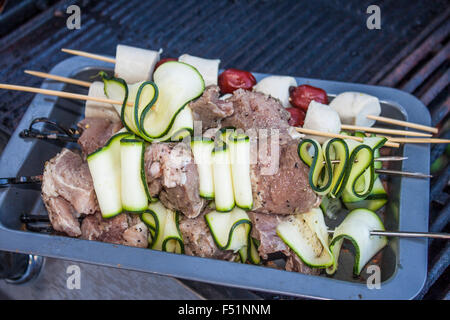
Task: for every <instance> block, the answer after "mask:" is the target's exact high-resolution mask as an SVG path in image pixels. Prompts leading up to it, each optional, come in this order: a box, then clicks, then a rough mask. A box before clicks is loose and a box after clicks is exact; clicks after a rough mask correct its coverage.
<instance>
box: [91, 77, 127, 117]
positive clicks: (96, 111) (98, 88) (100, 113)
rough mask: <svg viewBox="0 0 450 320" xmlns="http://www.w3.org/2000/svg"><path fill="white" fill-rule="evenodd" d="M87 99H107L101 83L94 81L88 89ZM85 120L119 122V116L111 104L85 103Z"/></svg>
mask: <svg viewBox="0 0 450 320" xmlns="http://www.w3.org/2000/svg"><path fill="white" fill-rule="evenodd" d="M88 96H89V97H95V98H102V99H108V98H107V97H106V95H105V87H104V85H103V82H100V81H94V82H92V84H91V86H90V87H89V93H88ZM84 117H85V118H106V119H110V120H112V121H120V116H119V114H118V113H117V111H116V109H115V108H114V106H113V105H112V104H109V103H105V102H97V101H90V100H87V101H86V105H85V109H84Z"/></svg>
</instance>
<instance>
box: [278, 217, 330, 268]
mask: <svg viewBox="0 0 450 320" xmlns="http://www.w3.org/2000/svg"><path fill="white" fill-rule="evenodd" d="M277 234H278V236H279V237H280V238H281V239H282V240H283V241H284V243H286V244H287V245H288V246H289V248H291V249H292V251H294V252H295V254H297V256H299V258H300V259H301V260H302V261H303V262H304V263H305V264H307V265H308V266H310V267H312V268H327V267H329V266H331V265H333V263H334V257H333V254H332V253H331V251H330V249H329V247H328V230H327V226H326V225H325V220H324V218H323V213H322V210H320V209H319V208H314V209H312V210H311V211H310V212H307V213H302V214H297V215H294V216H289V218H288V219H287V220H285V221H283V222H281V223H280V224H279V225H278V226H277Z"/></svg>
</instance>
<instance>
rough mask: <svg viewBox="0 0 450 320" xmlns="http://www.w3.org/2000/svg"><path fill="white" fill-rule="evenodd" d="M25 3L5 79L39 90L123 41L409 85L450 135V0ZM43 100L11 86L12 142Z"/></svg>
mask: <svg viewBox="0 0 450 320" xmlns="http://www.w3.org/2000/svg"><path fill="white" fill-rule="evenodd" d="M10 2H14V1H10ZM17 2H21V5H22V7H24V8H26V10H25V9H23V11H20V10H19V9H16V10H17V11H16V12H15V13H14V14H15V16H14V17H17V18H15V19H11V18H10V17H11V16H12V13H8V12H11V11H12V10H13V9H14V8H17V7H20V6H18V5H17V4H16V5H14V6H12V9H10V11H8V10H7V9H8V7H6V10H5V12H4V13H3V14H0V36H1V35H4V36H3V37H2V38H0V57H1V59H0V82H4V83H14V84H23V85H29V86H36V87H37V86H40V84H41V82H42V80H41V79H38V78H33V77H30V76H27V75H24V73H23V71H24V70H25V69H31V70H38V71H44V72H45V71H49V70H50V69H51V68H52V66H54V65H55V64H56V63H58V62H59V61H61V60H62V59H64V58H66V57H68V56H67V55H66V54H64V53H62V52H61V51H60V49H61V48H63V47H65V48H71V49H80V50H85V51H88V52H93V53H99V54H107V55H112V56H113V55H114V54H115V47H116V44H117V43H123V44H129V45H134V46H139V47H145V48H151V49H158V48H163V49H164V53H163V57H177V56H179V55H181V54H183V53H189V54H192V55H198V56H202V57H206V58H220V59H221V60H222V64H221V67H222V68H229V67H234V68H239V69H244V70H250V71H254V72H263V73H272V74H286V75H294V76H303V77H312V78H321V79H330V80H340V81H347V82H360V83H370V84H379V85H385V86H391V87H397V88H400V89H402V90H405V91H408V92H410V93H412V94H414V95H416V96H417V97H418V98H420V99H421V100H422V101H423V102H424V103H425V104H426V105H427V106H428V107H429V109H430V112H431V114H432V121H433V125H436V126H439V128H440V129H441V130H440V133H439V135H440V136H441V137H446V138H449V137H450V130H449V121H448V116H449V111H450V100H449V94H448V84H449V63H450V62H449V57H450V52H449V50H450V44H449V35H450V19H449V18H450V8H449V5H448V4H449V2H448V1H446V0H435V1H407V0H384V1H376V2H373V1H371V0H370V1H369V0H363V1H358V0H328V1H326V0H316V1H287V0H283V1H194V0H185V1H174V0H168V1H167V0H166V1H137V0H129V1H119V0H115V1H57V2H55V1H49V0H47V1H27V0H23V1H17ZM30 3H31V4H33V5H31V4H30ZM36 3H38V5H36ZM70 4H78V5H79V6H80V7H81V29H79V30H69V29H67V28H66V19H67V16H68V15H67V14H66V13H65V11H66V8H67V6H68V5H70ZM371 4H377V5H378V6H379V7H380V8H381V19H382V22H381V30H368V29H367V27H366V19H367V17H368V14H366V8H367V7H368V6H369V5H371ZM8 5H10V4H7V6H8ZM30 8H31V9H30ZM17 12H19V13H17ZM20 12H22V14H20ZM2 19H3V20H2ZM24 21H25V22H24ZM6 29H7V30H8V31H5V30H6ZM10 30H13V31H10ZM32 97H33V95H32V94H28V93H19V92H12V91H0V151H1V148H2V145H4V144H5V143H6V141H7V140H8V137H9V136H10V135H11V133H12V132H13V130H14V128H15V127H16V125H17V124H18V122H19V121H20V119H21V117H22V115H23V113H24V111H25V109H26V107H27V106H28V104H29V103H30V101H31V99H32ZM449 153H450V152H449V148H448V147H447V145H436V146H434V147H433V149H432V155H431V162H432V163H434V166H433V167H432V171H433V172H434V174H435V178H433V180H432V186H431V191H430V192H431V197H430V198H431V199H432V202H431V203H430V208H431V211H430V231H435V232H436V231H446V232H448V231H449V230H448V221H449V219H450V205H449V187H448V181H449V178H450V170H449V167H448V163H449V161H448V159H449ZM449 259H450V248H449V245H448V244H446V243H445V242H442V241H437V240H436V241H433V242H431V241H430V256H429V276H428V280H427V283H426V285H425V288H424V291H423V292H422V293H421V294H420V296H419V297H418V298H425V299H430V298H432V299H443V298H446V297H447V298H448V292H449V281H448V280H449V279H448V268H449ZM191 287H198V284H191ZM263 297H265V298H277V297H276V296H271V295H264V296H263Z"/></svg>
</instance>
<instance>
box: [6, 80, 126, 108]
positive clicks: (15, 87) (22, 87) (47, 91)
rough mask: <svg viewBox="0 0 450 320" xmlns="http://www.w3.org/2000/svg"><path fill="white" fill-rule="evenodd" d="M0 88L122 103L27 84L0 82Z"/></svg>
mask: <svg viewBox="0 0 450 320" xmlns="http://www.w3.org/2000/svg"><path fill="white" fill-rule="evenodd" d="M0 89H7V90H16V91H25V92H33V93H41V94H46V95H49V96H56V97H61V98H67V99H76V100H85V101H86V100H91V101H96V102H104V103H109V104H116V105H120V106H121V105H122V101H118V100H110V99H103V98H97V97H90V96H87V95H84V94H78V93H71V92H64V91H57V90H48V89H41V88H33V87H27V86H17V85H13V84H5V83H0ZM127 105H129V106H133V105H134V104H133V103H132V102H127Z"/></svg>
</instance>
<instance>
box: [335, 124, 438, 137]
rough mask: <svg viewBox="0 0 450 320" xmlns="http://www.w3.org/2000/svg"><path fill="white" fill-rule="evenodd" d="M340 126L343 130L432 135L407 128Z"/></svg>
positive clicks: (420, 135) (403, 134)
mask: <svg viewBox="0 0 450 320" xmlns="http://www.w3.org/2000/svg"><path fill="white" fill-rule="evenodd" d="M341 128H342V129H344V130H352V131H364V132H374V133H386V134H394V135H401V136H411V137H431V136H432V134H429V133H422V132H415V131H407V130H394V129H386V128H372V127H361V126H353V125H348V124H343V125H341Z"/></svg>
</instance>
